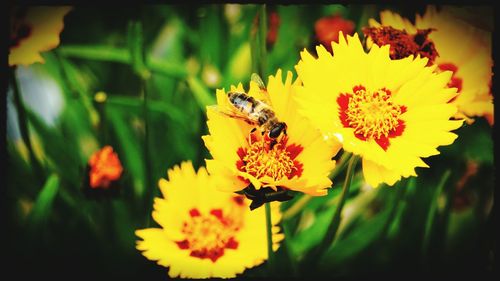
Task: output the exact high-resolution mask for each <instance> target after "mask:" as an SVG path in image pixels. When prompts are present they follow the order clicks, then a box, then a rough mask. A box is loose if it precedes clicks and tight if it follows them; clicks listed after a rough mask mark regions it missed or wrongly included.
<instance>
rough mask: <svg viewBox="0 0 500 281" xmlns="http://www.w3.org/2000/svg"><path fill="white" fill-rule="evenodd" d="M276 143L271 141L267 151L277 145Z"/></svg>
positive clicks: (273, 140) (274, 140)
mask: <svg viewBox="0 0 500 281" xmlns="http://www.w3.org/2000/svg"><path fill="white" fill-rule="evenodd" d="M277 143H278V142H277V141H276V139H272V140H271V143H270V144H269V149H270V150H271V149H273V147H274V146H275V145H276V144H277Z"/></svg>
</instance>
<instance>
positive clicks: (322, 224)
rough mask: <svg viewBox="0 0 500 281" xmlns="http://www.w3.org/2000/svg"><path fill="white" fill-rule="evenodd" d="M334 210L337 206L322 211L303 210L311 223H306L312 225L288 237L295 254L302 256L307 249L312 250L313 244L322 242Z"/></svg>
mask: <svg viewBox="0 0 500 281" xmlns="http://www.w3.org/2000/svg"><path fill="white" fill-rule="evenodd" d="M334 212H335V208H330V209H327V210H325V211H324V212H320V213H314V212H312V211H309V210H305V211H304V212H303V214H302V215H303V216H308V217H309V218H308V219H307V220H309V223H306V224H308V225H310V227H308V228H306V229H305V230H303V231H301V232H299V233H298V234H297V235H295V236H294V237H287V238H286V239H288V240H289V246H290V250H291V251H292V252H293V255H294V256H297V257H301V256H302V255H304V254H305V252H306V251H307V250H310V249H311V248H312V247H313V246H315V245H317V244H318V243H320V242H321V240H322V239H323V236H324V235H325V233H326V230H327V227H328V225H329V224H330V221H331V220H332V217H333V213H334Z"/></svg>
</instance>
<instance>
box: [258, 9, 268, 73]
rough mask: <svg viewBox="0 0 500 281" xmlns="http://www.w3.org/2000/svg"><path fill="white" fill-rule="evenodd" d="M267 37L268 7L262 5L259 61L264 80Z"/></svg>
mask: <svg viewBox="0 0 500 281" xmlns="http://www.w3.org/2000/svg"><path fill="white" fill-rule="evenodd" d="M266 37H267V13H266V5H265V4H264V5H262V6H261V8H260V16H259V43H260V46H259V47H260V59H259V74H260V77H262V79H265V77H267V76H266V75H267V71H266V69H267V61H266V60H267V59H266V57H267V46H266Z"/></svg>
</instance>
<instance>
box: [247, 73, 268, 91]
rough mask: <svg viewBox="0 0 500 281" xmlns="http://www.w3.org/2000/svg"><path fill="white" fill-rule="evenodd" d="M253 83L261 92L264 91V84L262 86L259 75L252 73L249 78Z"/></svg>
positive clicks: (262, 82)
mask: <svg viewBox="0 0 500 281" xmlns="http://www.w3.org/2000/svg"><path fill="white" fill-rule="evenodd" d="M250 79H251V80H252V81H253V82H255V83H256V84H257V85H258V86H259V88H260V89H261V90H264V91H266V90H267V89H266V84H264V81H262V78H260V76H259V74H257V73H252V76H251V78H250Z"/></svg>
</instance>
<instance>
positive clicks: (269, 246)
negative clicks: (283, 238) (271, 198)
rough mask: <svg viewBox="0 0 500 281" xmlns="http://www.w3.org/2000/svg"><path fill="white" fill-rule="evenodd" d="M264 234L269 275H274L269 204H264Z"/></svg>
mask: <svg viewBox="0 0 500 281" xmlns="http://www.w3.org/2000/svg"><path fill="white" fill-rule="evenodd" d="M265 205H266V207H265V208H266V234H267V256H268V259H267V263H268V268H269V273H270V275H273V273H274V252H273V224H272V221H271V203H270V202H266V204H265Z"/></svg>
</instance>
